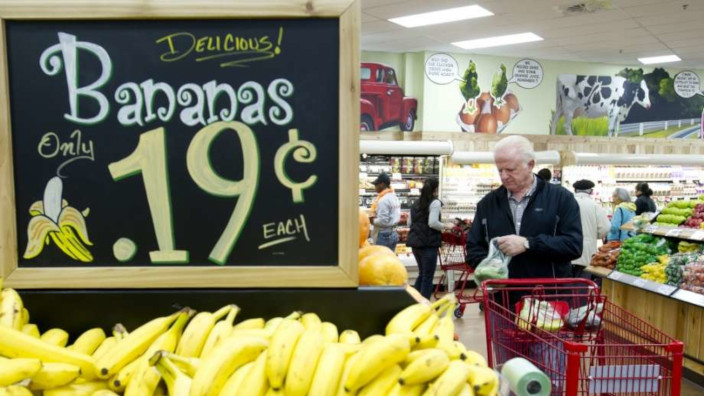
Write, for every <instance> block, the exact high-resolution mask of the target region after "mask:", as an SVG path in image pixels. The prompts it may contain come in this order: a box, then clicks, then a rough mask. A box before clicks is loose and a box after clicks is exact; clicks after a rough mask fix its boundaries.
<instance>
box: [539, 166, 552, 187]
mask: <svg viewBox="0 0 704 396" xmlns="http://www.w3.org/2000/svg"><path fill="white" fill-rule="evenodd" d="M538 177H539V178H541V179H543V180H545V181H546V182H548V183H550V182H551V181H552V172H550V169H548V168H543V169H541V170H539V171H538Z"/></svg>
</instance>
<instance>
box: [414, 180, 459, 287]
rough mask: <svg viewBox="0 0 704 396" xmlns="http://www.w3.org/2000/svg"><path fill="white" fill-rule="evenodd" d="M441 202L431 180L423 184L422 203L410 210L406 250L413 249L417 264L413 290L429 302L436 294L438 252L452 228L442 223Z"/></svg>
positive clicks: (436, 185)
mask: <svg viewBox="0 0 704 396" xmlns="http://www.w3.org/2000/svg"><path fill="white" fill-rule="evenodd" d="M441 207H442V202H440V200H439V199H438V179H436V178H430V179H427V180H426V181H425V182H424V183H423V189H422V190H421V192H420V199H418V201H416V203H415V205H413V207H411V217H410V219H409V220H410V226H411V227H410V228H411V229H410V231H408V239H407V241H406V246H409V247H411V248H413V256H415V258H416V263H417V264H418V279H416V282H415V284H414V285H413V287H415V288H416V290H418V291H419V292H420V294H421V295H423V297H425V298H427V299H430V295H431V294H432V292H433V277H434V276H435V268H436V266H437V262H438V248H439V247H440V246H441V245H442V231H443V230H444V229H446V228H452V225H446V224H443V223H442V221H440V208H441Z"/></svg>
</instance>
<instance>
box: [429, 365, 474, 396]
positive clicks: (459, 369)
mask: <svg viewBox="0 0 704 396" xmlns="http://www.w3.org/2000/svg"><path fill="white" fill-rule="evenodd" d="M468 375H469V365H467V364H466V363H464V362H463V361H461V360H453V361H452V362H450V365H449V366H448V367H447V369H446V370H445V372H443V373H442V374H440V376H439V377H438V379H437V380H435V382H433V383H432V384H431V385H430V386H429V387H428V389H427V390H426V391H425V393H423V396H456V395H457V394H458V393H460V391H461V390H462V388H463V387H464V384H465V383H467V376H468Z"/></svg>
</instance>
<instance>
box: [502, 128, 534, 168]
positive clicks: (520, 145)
mask: <svg viewBox="0 0 704 396" xmlns="http://www.w3.org/2000/svg"><path fill="white" fill-rule="evenodd" d="M509 148H511V149H514V150H516V152H517V153H518V155H520V156H521V158H522V159H523V162H524V163H526V164H527V163H529V162H530V161H533V160H535V152H534V151H533V143H531V142H530V140H528V139H526V138H525V137H523V136H519V135H510V136H506V137H505V138H503V139H501V140H499V142H498V143H496V146H494V158H496V153H497V152H499V151H501V150H505V149H509Z"/></svg>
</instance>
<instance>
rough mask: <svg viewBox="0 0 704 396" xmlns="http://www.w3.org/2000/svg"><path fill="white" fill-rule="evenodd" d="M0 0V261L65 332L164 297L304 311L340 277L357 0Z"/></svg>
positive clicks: (330, 305) (347, 305)
mask: <svg viewBox="0 0 704 396" xmlns="http://www.w3.org/2000/svg"><path fill="white" fill-rule="evenodd" d="M37 4H38V3H32V2H25V1H22V0H9V1H3V2H2V5H0V56H2V60H1V61H0V276H2V277H3V278H4V286H5V287H12V288H16V289H19V290H20V293H21V295H22V297H23V298H24V301H25V303H26V306H27V308H28V309H29V311H30V314H31V318H32V321H33V322H35V323H38V324H40V326H42V328H50V327H57V326H58V327H64V328H65V329H66V330H69V331H71V332H72V333H74V334H77V333H78V332H79V331H82V330H85V329H87V328H90V327H92V326H96V325H97V326H103V327H105V328H109V327H111V326H112V325H114V324H115V323H117V322H122V323H124V324H125V325H127V326H128V327H130V328H134V326H136V325H137V324H139V323H142V322H144V321H146V320H148V319H151V318H154V317H155V316H158V315H163V314H166V313H169V312H172V311H174V310H175V309H177V308H179V307H183V306H190V307H192V308H194V309H197V310H213V309H216V308H218V307H220V306H222V305H224V304H227V303H236V304H238V305H239V306H240V307H241V308H242V311H241V316H240V317H244V318H247V317H258V316H264V317H273V316H279V315H287V314H288V313H290V312H291V311H293V310H305V311H315V312H317V313H319V314H320V316H321V317H322V318H324V319H325V320H330V321H333V322H336V323H337V324H338V325H339V326H341V328H354V329H357V330H359V331H360V333H361V334H370V333H372V332H380V331H382V330H383V326H384V324H385V323H386V321H387V320H388V319H389V318H390V317H391V315H392V314H393V313H394V312H396V311H398V310H399V309H401V308H402V307H404V306H407V305H408V304H410V303H412V302H413V301H414V300H413V299H412V298H411V297H410V296H409V295H408V294H407V293H406V292H405V291H404V290H403V289H401V288H379V289H375V288H371V289H369V288H363V289H358V288H357V286H358V273H357V271H358V270H357V247H358V246H357V245H358V238H357V234H358V232H357V228H358V214H357V211H358V209H357V201H358V189H357V187H358V186H357V169H358V161H359V29H360V1H359V0H329V1H320V2H318V1H306V2H298V1H297V2H281V1H273V0H263V1H254V2H253V1H249V0H233V1H228V2H206V3H203V2H200V1H197V0H193V1H185V2H173V1H168V0H150V1H146V0H144V1H134V0H115V1H110V2H104V1H92V0H79V1H70V2H69V1H49V2H46V4H42V5H41V6H39V5H37Z"/></svg>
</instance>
